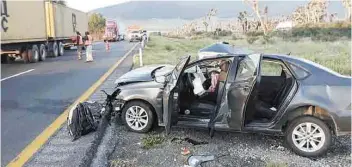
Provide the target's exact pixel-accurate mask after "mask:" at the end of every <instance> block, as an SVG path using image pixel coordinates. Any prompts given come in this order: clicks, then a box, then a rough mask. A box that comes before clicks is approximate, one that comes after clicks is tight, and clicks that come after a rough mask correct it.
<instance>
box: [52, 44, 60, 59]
mask: <svg viewBox="0 0 352 167" xmlns="http://www.w3.org/2000/svg"><path fill="white" fill-rule="evenodd" d="M53 56H54V57H57V56H59V46H58V44H57V42H54V43H53Z"/></svg>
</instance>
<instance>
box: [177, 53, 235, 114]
mask: <svg viewBox="0 0 352 167" xmlns="http://www.w3.org/2000/svg"><path fill="white" fill-rule="evenodd" d="M230 65H231V59H215V60H207V61H202V62H200V63H198V64H195V65H193V66H190V67H188V68H186V69H185V72H184V73H183V75H182V76H181V82H180V88H181V89H179V92H178V93H179V108H180V114H181V115H187V117H194V118H202V119H208V118H209V116H210V114H211V113H213V112H214V111H215V110H216V104H217V103H220V97H221V95H220V94H222V90H223V88H224V87H223V85H224V82H225V81H226V77H227V71H228V70H229V68H230Z"/></svg>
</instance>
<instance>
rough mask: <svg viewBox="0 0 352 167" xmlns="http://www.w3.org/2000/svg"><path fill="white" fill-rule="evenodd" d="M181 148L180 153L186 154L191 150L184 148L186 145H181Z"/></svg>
mask: <svg viewBox="0 0 352 167" xmlns="http://www.w3.org/2000/svg"><path fill="white" fill-rule="evenodd" d="M181 150H182V151H181V154H182V155H188V154H190V153H191V151H190V150H189V149H188V148H186V147H182V148H181Z"/></svg>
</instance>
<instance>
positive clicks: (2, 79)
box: [1, 69, 34, 82]
mask: <svg viewBox="0 0 352 167" xmlns="http://www.w3.org/2000/svg"><path fill="white" fill-rule="evenodd" d="M33 70H34V69H30V70H28V71H24V72H20V73H18V74H15V75H11V76H9V77H6V78H3V79H1V82H2V81H5V80H7V79H10V78H13V77H17V76H19V75H22V74H25V73H29V72H31V71H33Z"/></svg>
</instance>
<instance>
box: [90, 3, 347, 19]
mask: <svg viewBox="0 0 352 167" xmlns="http://www.w3.org/2000/svg"><path fill="white" fill-rule="evenodd" d="M306 3H307V0H305V1H292V0H291V1H260V2H259V5H260V6H261V7H262V8H263V7H264V5H267V6H268V7H269V16H281V15H289V14H291V13H292V12H293V11H294V10H295V9H296V8H297V7H298V6H300V5H304V4H306ZM211 8H216V9H218V14H217V17H219V18H233V17H237V16H238V13H239V12H240V11H244V10H246V11H249V12H251V9H250V8H249V6H248V5H247V4H245V3H244V2H243V1H220V2H217V1H150V2H149V1H131V2H126V3H122V4H117V5H113V6H109V7H104V8H100V9H96V10H93V11H92V12H99V13H101V14H103V15H104V16H105V17H108V18H116V19H122V20H146V19H177V18H179V19H186V20H189V19H197V18H200V17H204V16H205V14H206V13H207V12H208V11H209V10H210V9H211ZM328 10H329V12H330V13H335V12H336V13H338V16H339V17H343V16H344V8H343V6H342V2H341V1H330V2H329V8H328Z"/></svg>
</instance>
